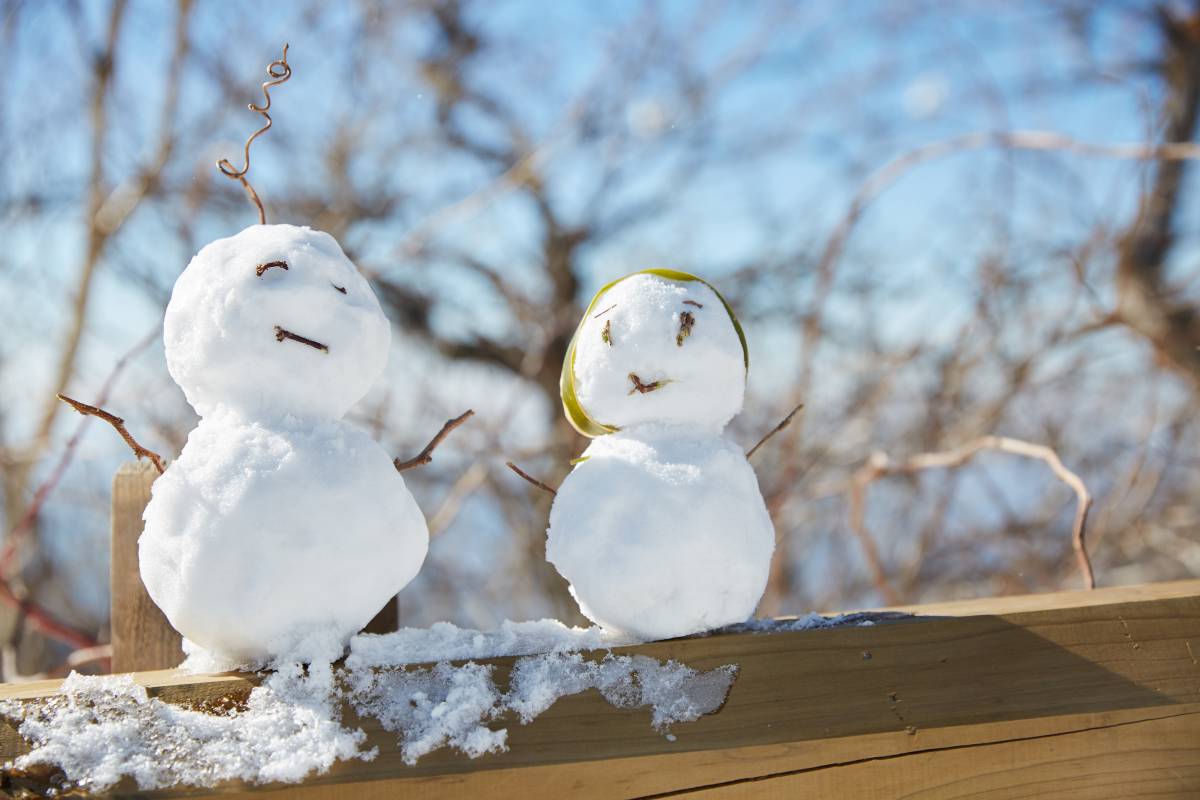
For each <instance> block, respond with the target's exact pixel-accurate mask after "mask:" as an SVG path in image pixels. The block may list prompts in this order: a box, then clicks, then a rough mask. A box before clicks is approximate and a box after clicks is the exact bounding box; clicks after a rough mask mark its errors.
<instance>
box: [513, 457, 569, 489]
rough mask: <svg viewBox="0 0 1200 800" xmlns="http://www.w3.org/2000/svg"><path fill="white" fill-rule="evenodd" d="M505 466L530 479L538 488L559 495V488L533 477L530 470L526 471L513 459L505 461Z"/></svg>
mask: <svg viewBox="0 0 1200 800" xmlns="http://www.w3.org/2000/svg"><path fill="white" fill-rule="evenodd" d="M504 466H506V467H508V468H509V469H511V470H512V471H513V472H515V473H517V474H518V475H520V476H521V477H522V478H524V479H525V480H527V481H529V482H530V483H532V484H533V485H534V486H536V487H538V488H539V489H541V490H542V491H546V492H549V493H550V494H552V495H555V496H557V495H558V491H557V490H555V489H551V488H550V487H549V486H547V485H546V484H544V483H542V482H541V481H539V480H538V479H537V478H535V477H533V476H532V475H530V474H529V473H528V472H526V471H525V470H523V469H521V468H520V467H518V466H517V465H516V464H514V463H513V462H511V461H505V462H504Z"/></svg>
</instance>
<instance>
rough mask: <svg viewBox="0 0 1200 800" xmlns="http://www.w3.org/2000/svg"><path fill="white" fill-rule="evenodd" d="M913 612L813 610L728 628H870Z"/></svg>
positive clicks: (733, 630) (764, 630)
mask: <svg viewBox="0 0 1200 800" xmlns="http://www.w3.org/2000/svg"><path fill="white" fill-rule="evenodd" d="M912 616H913V615H912V614H908V613H906V612H903V611H855V612H853V613H850V614H834V615H832V616H824V615H822V614H818V613H816V612H811V613H809V614H806V615H804V616H802V617H796V618H795V619H750V620H746V621H745V622H743V623H741V624H738V625H733V626H731V627H729V628H728V629H727V630H728V631H729V632H730V633H743V632H745V633H789V632H791V631H807V630H814V629H817V628H840V627H843V626H851V625H852V626H856V627H860V628H869V627H871V626H872V625H875V624H876V623H878V622H894V621H896V620H901V619H912Z"/></svg>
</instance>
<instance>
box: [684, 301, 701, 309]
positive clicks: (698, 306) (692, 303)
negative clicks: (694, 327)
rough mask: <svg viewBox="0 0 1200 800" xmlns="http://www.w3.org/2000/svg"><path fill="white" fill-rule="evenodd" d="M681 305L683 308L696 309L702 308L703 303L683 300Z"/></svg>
mask: <svg viewBox="0 0 1200 800" xmlns="http://www.w3.org/2000/svg"><path fill="white" fill-rule="evenodd" d="M683 304H684V305H685V306H695V307H696V308H704V304H703V303H697V302H696V301H695V300H684V301H683Z"/></svg>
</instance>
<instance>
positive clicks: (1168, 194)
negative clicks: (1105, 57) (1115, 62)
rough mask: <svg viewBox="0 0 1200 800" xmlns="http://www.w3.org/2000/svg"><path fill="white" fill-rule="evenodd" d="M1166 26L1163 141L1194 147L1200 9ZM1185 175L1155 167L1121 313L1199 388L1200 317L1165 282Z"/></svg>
mask: <svg viewBox="0 0 1200 800" xmlns="http://www.w3.org/2000/svg"><path fill="white" fill-rule="evenodd" d="M1160 26H1161V28H1162V31H1163V36H1164V39H1165V41H1166V46H1167V53H1166V57H1165V59H1164V61H1163V77H1164V79H1165V81H1164V82H1165V84H1166V89H1167V92H1166V96H1165V97H1164V99H1163V110H1164V114H1165V117H1166V129H1165V132H1164V135H1165V136H1166V138H1167V139H1168V140H1171V141H1180V140H1188V139H1192V138H1193V137H1194V136H1195V135H1196V120H1197V114H1198V112H1200V7H1198V8H1197V10H1196V11H1195V12H1193V16H1192V17H1191V18H1190V19H1176V18H1174V17H1172V16H1171V14H1170V12H1169V11H1167V10H1165V9H1161V10H1160ZM1192 147H1193V148H1196V147H1200V146H1197V145H1192ZM1186 174H1187V164H1186V163H1184V162H1182V161H1164V162H1162V163H1160V164H1159V165H1158V166H1157V169H1156V171H1155V174H1154V178H1153V180H1152V182H1151V185H1150V187H1149V189H1148V190H1147V191H1146V192H1145V194H1144V195H1143V196H1142V198H1141V204H1140V207H1139V209H1138V215H1137V219H1136V221H1135V222H1134V223H1133V225H1132V226H1131V227H1130V229H1129V231H1128V233H1126V235H1125V237H1124V239H1123V240H1122V241H1121V244H1120V247H1119V253H1120V261H1119V262H1118V265H1117V291H1118V300H1117V308H1118V315H1119V318H1120V320H1121V321H1122V322H1124V323H1125V324H1126V325H1128V326H1129V328H1131V329H1132V330H1134V331H1136V332H1137V333H1139V334H1141V335H1142V336H1143V337H1145V338H1146V339H1148V340H1149V341H1150V342H1151V343H1152V344H1153V345H1154V347H1155V348H1156V349H1157V350H1158V352H1159V353H1160V354H1162V355H1163V356H1165V357H1166V359H1167V360H1168V361H1169V362H1170V363H1171V364H1173V365H1174V366H1176V367H1177V368H1178V369H1180V370H1182V371H1183V372H1185V373H1186V374H1187V375H1188V376H1189V377H1190V378H1191V380H1192V382H1193V383H1195V384H1196V385H1197V386H1200V350H1198V349H1197V348H1198V347H1200V313H1198V310H1197V308H1196V307H1195V306H1194V305H1191V304H1189V303H1179V302H1177V301H1174V300H1173V299H1172V296H1171V292H1170V291H1169V290H1168V288H1167V287H1166V280H1165V273H1166V264H1167V256H1168V254H1169V253H1170V251H1171V247H1172V244H1173V243H1174V241H1175V231H1174V228H1175V219H1176V217H1177V215H1178V212H1179V207H1180V204H1181V201H1180V191H1181V188H1182V186H1183V181H1184V178H1185V177H1186Z"/></svg>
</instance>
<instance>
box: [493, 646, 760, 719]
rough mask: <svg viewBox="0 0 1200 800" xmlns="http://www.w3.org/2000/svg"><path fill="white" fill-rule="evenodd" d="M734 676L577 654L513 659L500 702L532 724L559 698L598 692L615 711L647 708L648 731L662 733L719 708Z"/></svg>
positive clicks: (732, 669) (733, 672)
mask: <svg viewBox="0 0 1200 800" xmlns="http://www.w3.org/2000/svg"><path fill="white" fill-rule="evenodd" d="M736 676H737V667H736V666H734V665H732V664H729V665H726V666H723V667H718V668H717V669H713V670H709V671H708V672H703V673H701V672H697V671H696V670H694V669H692V668H691V667H688V666H686V665H684V664H680V663H678V662H676V661H667V662H666V663H663V662H660V661H657V660H655V659H653V658H649V657H647V656H615V655H611V654H610V655H607V656H605V657H604V658H603V659H602V660H600V661H588V660H586V659H584V658H583V657H582V656H581V655H579V654H577V653H571V654H563V653H559V654H553V655H544V656H537V657H533V658H522V659H519V660H518V661H517V663H516V665H515V667H514V668H513V675H512V684H511V688H510V690H509V694H508V695H507V696H506V698H505V705H506V707H507V708H509V709H511V710H512V711H515V712H516V713H517V714H518V715H519V716H520V718H521V721H522V722H523V723H528V722H530V721H532V720H533V719H534V718H535V717H537V716H538V715H539V714H541V713H542V712H543V711H545V710H546V709H548V708H549V707H550V706H552V705H553V704H554V702H555V701H556V700H558V699H559V698H560V697H565V696H566V695H569V694H578V693H579V692H582V691H585V690H586V689H598V690H599V691H600V694H601V695H603V696H604V699H606V700H608V702H609V703H611V704H612V705H614V706H616V707H618V708H640V707H642V706H649V707H650V708H651V711H652V716H651V725H653V726H654V729H655V730H658V731H664V730H666V728H667V727H668V726H670V725H672V724H674V723H676V722H693V721H695V720H697V719H699V718H700V717H702V716H704V715H705V714H711V713H712V712H714V711H716V710H717V709H719V708H720V707H721V706H722V705H723V704H724V702H725V697H726V695H728V694H729V689H730V687H731V686H732V685H733V681H734V678H735V677H736Z"/></svg>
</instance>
